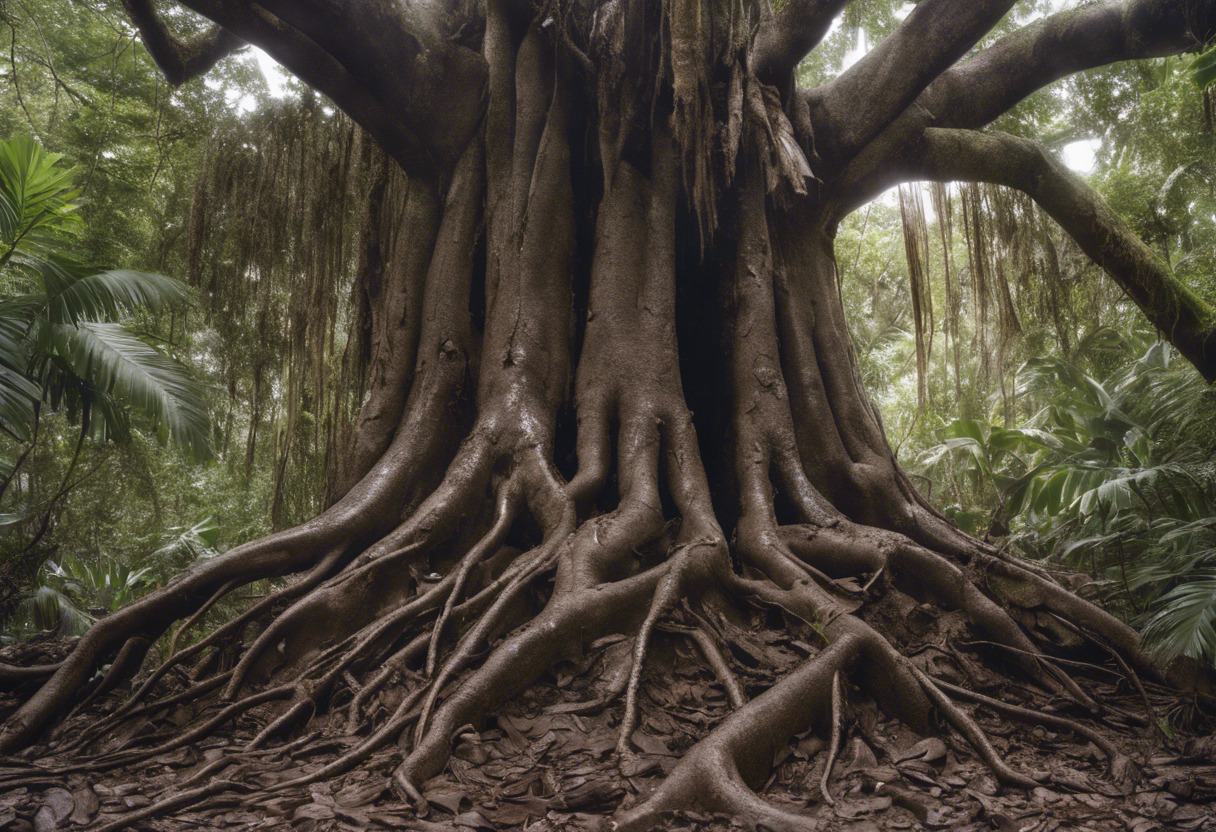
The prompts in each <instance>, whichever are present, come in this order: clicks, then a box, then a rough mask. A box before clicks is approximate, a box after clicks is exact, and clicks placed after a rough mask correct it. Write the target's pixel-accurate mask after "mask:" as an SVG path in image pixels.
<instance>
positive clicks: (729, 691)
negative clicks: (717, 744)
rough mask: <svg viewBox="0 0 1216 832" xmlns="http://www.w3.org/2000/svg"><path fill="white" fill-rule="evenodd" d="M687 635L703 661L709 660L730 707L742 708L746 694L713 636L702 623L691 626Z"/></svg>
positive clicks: (745, 701)
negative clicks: (702, 657)
mask: <svg viewBox="0 0 1216 832" xmlns="http://www.w3.org/2000/svg"><path fill="white" fill-rule="evenodd" d="M689 636H690V637H691V638H692V640H693V641H694V642H695V643H696V645H697V647H698V648H699V649H700V651H701V655H702V656H704V657H705V661H707V662H709V666H710V668H712V669H713V672H714V675H715V676H716V677H717V678H718V683H719V684H721V685H722V687H723V689H724V690H725V691H726V698H727V700H728V701H729V702H730V704H731V707H733V708H742V707H743V706H744V705H746V704H747V694H745V693H744V692H743V688H742V687H741V686H740V685H739V680H738V678H736V677H735V674H734V671H732V670H731V669H730V665H728V664H727V663H726V657H725V656H723V655H722V650H721V649H720V648H719V647H718V643H717V642H716V641H714V638H713V636H711V635H710V634H709V632H708V631H707V630H706V629H705V627H704V626H703V625H698V626H696V627H693V628H692V629H691V630H690V631H689Z"/></svg>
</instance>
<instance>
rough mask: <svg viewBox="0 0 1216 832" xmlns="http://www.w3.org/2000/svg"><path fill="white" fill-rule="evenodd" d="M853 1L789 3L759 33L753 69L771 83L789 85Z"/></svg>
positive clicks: (792, 1)
mask: <svg viewBox="0 0 1216 832" xmlns="http://www.w3.org/2000/svg"><path fill="white" fill-rule="evenodd" d="M850 2H852V0H787V2H786V4H785V5H784V6H783V7H782V8H781V9H780V10H778V11H777V12H776V14H774V15H773V16H772V17H771V18H769V19H768V20H766V21H764V23H763V24H762V25H761V27H760V31H759V32H757V33H756V43H755V51H754V52H753V53H752V67H753V68H754V69H755V71H756V77H758V78H759V79H760V80H761V81H764V82H765V83H769V84H776V85H780V84H783V83H785V82H786V80H787V78H788V77H789V75H790V73H792V72H793V71H794V69H795V68H796V67H797V66H798V63H799V61H801V60H802V59H803V58H805V57H806V56H807V54H809V53H810V51H811V50H812V49H814V48H815V46H816V45H817V44H818V43H819V41H821V40H823V36H824V35H826V34H827V32H828V29H829V28H831V26H832V21H833V20H835V19H836V16H837V15H838V14H840V13H841V12H842V11H843V10H844V7H845V6H847V5H849V3H850Z"/></svg>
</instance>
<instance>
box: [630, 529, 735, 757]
mask: <svg viewBox="0 0 1216 832" xmlns="http://www.w3.org/2000/svg"><path fill="white" fill-rule="evenodd" d="M712 545H713V543H712V541H694V542H691V543H685V544H681V545H679V546H677V547H676V550H675V552H674V554H673V556H672V557H671V558H669V560H668V563H669V567H668V571H667V574H666V576H664V578H663V580H662V581H661V582H660V583H659V587H658V589H657V590H656V591H655V593H654V597H653V598H651V600H650V608H649V609H648V610H647V612H646V618H645V619H644V620H643V621H642V626H641V629H639V630H638V635H637V638H636V639H635V640H634V643H633V662H632V666H631V667H630V669H629V680H628V683H627V684H626V686H625V714H624V716H623V717H622V718H621V727H620V733H619V735H618V737H617V743H616V751H617V754H618V755H621V756H622V757H627V756H628V755H629V754H630V753H631V751H630V743H631V742H632V737H633V732H634V730H635V729H636V728H637V725H638V690H639V688H640V686H641V684H642V670H643V668H644V667H645V664H646V655H647V653H648V652H649V650H650V639H651V637H652V635H653V634H654V630H655V627H656V626H657V625H658V623H659V619H660V618H661V617H662V616H663V615H664V614H666V613H667V612H668V611H669V610H670V609H671V608H672V607H674V606H675V605H676V603H677V602H678V601H679V600H680V598H681V597H682V596H683V595H684V591H685V585H686V584H687V583H688V582H689V578H690V576H691V574H692V572H693V571H694V570H695V569H696V568H697V563H696V561H695V557H696V554H697V548H698V547H700V546H712ZM698 644H699V643H698ZM710 644H711V645H712V644H713V642H712V640H711V641H710ZM714 650H715V651H716V647H715V648H714ZM719 658H721V656H720V654H719ZM711 661H712V659H711ZM723 668H725V662H723ZM715 669H716V668H715ZM725 669H726V671H727V674H728V676H727V678H733V676H730V675H729V673H730V671H729V668H725ZM736 688H737V685H736ZM736 693H739V692H738V691H737V690H736ZM740 696H741V694H740Z"/></svg>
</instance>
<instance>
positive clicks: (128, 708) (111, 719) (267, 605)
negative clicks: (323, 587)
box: [65, 548, 343, 750]
mask: <svg viewBox="0 0 1216 832" xmlns="http://www.w3.org/2000/svg"><path fill="white" fill-rule="evenodd" d="M342 555H343V550H342V549H341V548H337V549H334V550H332V551H330V552H329V553H328V554H326V555H325V557H323V558H322V559H321V560H320V561H318V562H317V564H316V566H314V567H313V568H312V569H311V570H310V571H309V572H308V573H307V574H306V575H304V577H302V578H300V579H299V580H298V581H294V582H293V583H291V584H290V585H288V586H286V587H284V588H283V589H281V590H279V591H278V592H273V593H271V594H269V595H267V596H266V597H265V598H262V599H261V600H260V601H258V602H257V603H256V604H254V605H253V606H251V607H250V608H249V609H247V610H245V611H244V612H243V613H241V614H240V615H238V616H237V617H236V618H234V619H232V620H231V621H228V622H226V623H224V624H221V625H220V626H219V627H217V628H216V629H215V630H213V631H212V632H211V633H210V634H209V635H207V636H206V637H205V638H203V639H202V640H201V641H199V642H197V643H195V644H192V645H191V646H190V647H187V648H186V649H185V650H183V651H182V652H180V653H173V654H172V655H170V656H169V657H168V658H166V659H165V660H164V661H163V662H162V663H161V664H160V666H159V667H157V668H156V669H155V670H154V671H152V673H151V675H149V676H148V678H147V679H145V680H144V681H143V682H142V683H141V684H140V686H139V687H138V688H136V690H135V692H134V693H132V694H131V695H130V696H129V697H128V698H127V701H126V702H124V703H123V704H122V705H121V706H119V707H118V708H117V709H116V710H115V711H114V712H113V713H112V714H110V715H109V716H108V717H106V718H105V719H102V720H101V721H99V722H97V723H95V724H94V725H92V726H90V727H88V728H86V729H85V730H84V731H82V732H81V734H80V736H79V737H78V738H77V739H76V740H74V741H73V742H71V743H69V745H68V746H67V748H66V749H65V750H73V749H76V748H80V747H81V746H83V745H85V744H87V743H89V742H91V741H92V740H94V739H96V738H97V737H99V736H102V735H104V734H105V733H108V732H109V731H111V730H113V728H114V727H115V726H117V725H119V724H121V723H122V722H123V721H124V720H126V719H130V718H132V717H134V716H137V715H139V714H142V713H147V709H144V708H139V707H138V706H139V703H140V702H141V701H142V700H143V698H144V697H145V696H147V695H148V693H149V692H150V691H151V690H152V688H153V687H154V686H155V685H156V683H157V682H159V681H160V680H161V679H163V678H164V677H165V675H166V674H167V673H168V672H169V671H170V670H172V669H173V668H174V667H175V666H177V665H179V664H181V663H182V662H184V661H187V660H188V659H190V658H192V657H194V656H196V655H198V654H199V653H201V652H202V651H203V650H205V649H207V648H208V647H210V646H212V645H214V644H216V643H217V642H219V641H220V640H221V639H223V638H225V637H227V636H229V635H232V634H234V633H237V632H239V631H240V630H241V629H242V628H243V627H244V626H245V625H246V624H248V623H249V622H250V621H252V620H253V619H255V618H257V617H258V616H259V615H261V614H262V613H264V612H266V611H268V610H269V609H271V608H272V607H273V606H274V605H275V604H277V603H281V602H283V601H287V600H291V599H292V598H295V597H296V596H298V595H301V594H303V593H305V592H307V591H308V590H310V589H312V588H313V587H314V586H316V585H317V584H318V583H320V582H321V581H322V580H324V579H325V577H326V576H327V575H328V574H329V572H330V571H331V570H332V569H333V568H334V567H335V566H336V565H337V564H338V562H339V561H340V560H341V558H342ZM217 594H218V593H217ZM212 597H213V599H215V596H212ZM215 600H218V599H215ZM181 629H182V630H184V629H185V627H182V628H181ZM231 675H232V671H226V672H225V673H224V679H225V680H227V679H228V678H230V677H231ZM200 684H202V685H206V686H207V687H206V688H205V690H210V689H211V687H213V686H214V685H213V684H212V683H211V680H204V681H203V682H201V683H200ZM200 692H202V691H200ZM170 701H173V702H174V703H176V702H177V701H182V700H180V699H178V698H177V697H171V699H170V700H164V701H162V702H161V703H159V704H157V703H153V708H158V707H163V706H164V705H165V704H167V703H169V702H170Z"/></svg>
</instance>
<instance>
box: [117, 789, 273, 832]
mask: <svg viewBox="0 0 1216 832" xmlns="http://www.w3.org/2000/svg"><path fill="white" fill-rule="evenodd" d="M226 791H243V792H251V791H254V787H253V786H248V785H245V784H244V783H239V782H236V781H233V780H213V781H212V782H210V783H208V784H207V785H205V786H199V787H198V788H195V789H187V790H186V791H184V792H179V793H177V794H175V795H173V796H172V797H169V798H166V799H165V800H162V801H160V802H158V803H153V804H151V805H149V806H144V807H143V808H142V809H136V810H135V811H134V812H131V813H130V814H128V815H123V816H122V817H120V818H118V819H117V820H113V821H111V822H109V823H107V824H106V825H105V826H103V827H101V828H100V829H98V830H97V832H118V830H120V829H126V828H127V827H128V826H130V825H131V824H133V823H138V822H139V821H141V820H147V819H148V818H152V817H157V816H159V815H163V814H165V813H166V812H172V811H174V810H175V809H181V808H184V807H186V806H191V805H194V804H196V803H198V802H199V801H201V800H204V799H206V798H208V797H211V796H212V795H215V794H219V793H220V792H226Z"/></svg>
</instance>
